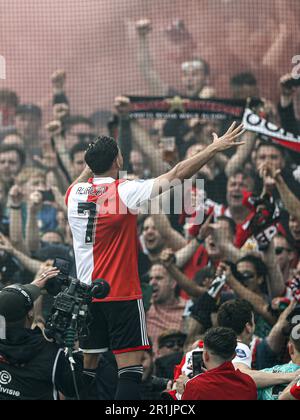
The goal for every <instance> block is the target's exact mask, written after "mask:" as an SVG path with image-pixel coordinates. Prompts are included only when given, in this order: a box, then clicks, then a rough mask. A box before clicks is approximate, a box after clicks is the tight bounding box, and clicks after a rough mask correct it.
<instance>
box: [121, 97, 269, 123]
mask: <svg viewBox="0 0 300 420" xmlns="http://www.w3.org/2000/svg"><path fill="white" fill-rule="evenodd" d="M128 98H129V100H130V113H129V116H130V118H132V119H150V120H151V119H165V120H187V119H191V118H208V119H213V120H226V119H235V120H241V119H242V118H243V115H244V111H245V107H246V101H244V100H237V99H200V98H185V97H180V96H174V97H155V96H128ZM260 103H261V101H260V100H259V99H252V100H251V106H256V105H258V104H260Z"/></svg>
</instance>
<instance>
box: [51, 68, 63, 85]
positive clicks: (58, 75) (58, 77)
mask: <svg viewBox="0 0 300 420" xmlns="http://www.w3.org/2000/svg"><path fill="white" fill-rule="evenodd" d="M51 82H52V86H53V87H54V88H56V89H61V90H62V89H63V88H64V85H65V82H66V72H65V70H56V71H55V72H54V73H53V74H52V76H51Z"/></svg>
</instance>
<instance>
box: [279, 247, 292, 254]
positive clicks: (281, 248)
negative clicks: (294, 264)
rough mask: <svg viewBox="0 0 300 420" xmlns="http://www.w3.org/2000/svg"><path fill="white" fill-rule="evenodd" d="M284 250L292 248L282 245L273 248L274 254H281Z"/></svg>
mask: <svg viewBox="0 0 300 420" xmlns="http://www.w3.org/2000/svg"><path fill="white" fill-rule="evenodd" d="M284 251H286V252H292V250H291V249H290V248H284V247H283V246H278V247H276V248H275V254H276V255H281V254H282V253H283V252H284Z"/></svg>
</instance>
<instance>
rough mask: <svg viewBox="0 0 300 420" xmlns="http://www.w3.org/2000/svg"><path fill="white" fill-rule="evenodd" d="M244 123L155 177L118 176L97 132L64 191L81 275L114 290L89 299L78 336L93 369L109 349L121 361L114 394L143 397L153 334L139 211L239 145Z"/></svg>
mask: <svg viewBox="0 0 300 420" xmlns="http://www.w3.org/2000/svg"><path fill="white" fill-rule="evenodd" d="M243 132H244V130H243V127H242V125H241V126H239V127H236V124H235V123H234V124H233V125H232V126H231V127H230V128H229V130H228V131H227V132H226V134H225V135H224V136H223V137H220V138H219V137H218V136H217V134H214V139H213V142H212V143H211V144H210V145H209V146H207V148H206V149H205V150H204V151H202V152H200V153H198V154H197V155H195V156H193V157H192V158H190V159H187V160H186V161H183V162H180V163H179V164H177V165H176V166H175V167H174V168H173V169H171V170H170V171H169V172H167V173H166V174H163V175H161V176H160V177H158V178H156V179H152V180H146V181H144V180H135V181H128V180H125V179H120V177H119V175H120V171H121V170H122V167H123V157H122V154H121V151H120V149H119V147H118V145H117V142H116V141H115V140H114V139H113V138H111V137H105V136H102V137H99V138H98V139H96V141H94V142H92V143H91V144H90V145H89V147H88V150H87V152H86V154H85V161H86V163H87V168H86V169H85V170H84V172H83V173H82V175H81V176H80V177H79V178H78V179H77V180H76V181H75V182H74V183H73V184H72V185H71V187H70V188H69V189H68V191H67V194H66V203H67V207H68V220H69V224H70V227H71V231H72V235H73V243H74V253H75V260H76V268H77V276H78V278H79V280H80V281H82V282H84V283H86V284H87V285H91V284H92V283H93V282H94V281H95V280H97V279H99V278H101V279H105V280H106V281H107V282H108V283H109V285H110V293H109V295H108V297H107V298H105V299H104V300H102V301H100V302H99V301H95V302H93V303H92V305H91V308H90V311H91V314H92V322H91V325H90V326H89V331H90V334H89V337H88V338H87V339H86V340H83V342H81V343H80V347H81V349H82V350H83V352H84V354H85V369H91V370H95V369H96V367H97V364H98V359H99V354H100V353H102V352H105V351H107V350H108V349H111V350H112V351H113V352H114V354H115V356H116V360H117V364H118V368H119V384H118V389H117V393H116V399H117V400H134V399H140V383H141V380H142V375H143V367H142V358H143V351H144V350H147V349H149V340H148V334H147V328H146V323H145V312H144V308H143V303H142V290H141V285H140V279H139V275H138V233H137V217H138V212H139V210H140V208H141V206H142V204H143V203H145V202H148V201H149V200H150V199H151V198H154V197H156V196H158V195H159V194H161V193H163V192H165V191H168V190H169V189H170V188H171V185H172V183H173V182H174V181H176V180H177V181H180V182H182V183H183V182H184V181H185V180H188V179H190V178H191V177H192V176H193V175H194V174H195V173H197V172H198V171H199V170H200V168H201V167H202V166H203V165H205V164H206V163H207V162H208V161H210V160H211V159H212V158H213V157H214V156H215V155H216V154H218V153H219V152H223V151H225V150H228V149H231V148H233V147H237V146H239V145H241V144H243V143H241V142H238V141H236V140H237V139H238V138H239V137H240V136H241V135H242V134H243Z"/></svg>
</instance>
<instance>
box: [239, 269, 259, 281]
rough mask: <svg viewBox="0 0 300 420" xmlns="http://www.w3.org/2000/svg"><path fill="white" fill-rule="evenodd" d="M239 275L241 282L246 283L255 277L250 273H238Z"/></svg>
mask: <svg viewBox="0 0 300 420" xmlns="http://www.w3.org/2000/svg"><path fill="white" fill-rule="evenodd" d="M239 275H240V276H241V278H242V279H243V281H246V282H247V281H249V280H253V279H254V278H255V277H256V275H255V274H254V273H252V272H251V271H244V272H239Z"/></svg>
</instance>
